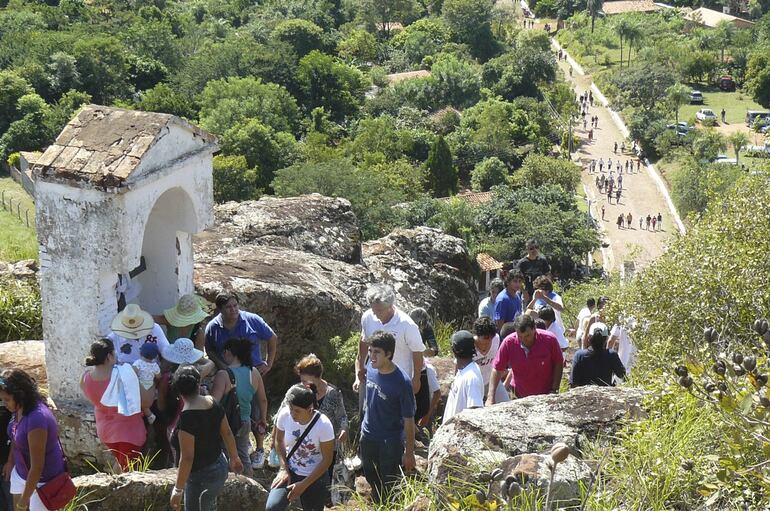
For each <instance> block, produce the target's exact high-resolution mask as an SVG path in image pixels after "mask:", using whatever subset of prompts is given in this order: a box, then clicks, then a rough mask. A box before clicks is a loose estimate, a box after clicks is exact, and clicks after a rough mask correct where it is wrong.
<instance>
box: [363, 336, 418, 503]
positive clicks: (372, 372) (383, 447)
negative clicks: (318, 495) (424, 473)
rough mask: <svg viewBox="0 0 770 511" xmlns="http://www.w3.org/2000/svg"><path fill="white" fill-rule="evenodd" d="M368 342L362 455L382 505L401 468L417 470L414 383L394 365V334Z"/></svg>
mask: <svg viewBox="0 0 770 511" xmlns="http://www.w3.org/2000/svg"><path fill="white" fill-rule="evenodd" d="M367 342H368V343H369V349H368V351H369V359H370V362H369V367H368V368H367V374H366V400H365V403H364V420H363V423H362V424H361V442H360V452H361V461H362V463H363V470H364V476H365V477H366V480H367V481H368V482H369V485H370V486H371V487H372V497H373V498H374V501H375V502H378V503H382V502H383V501H384V500H387V498H388V493H389V492H390V490H391V488H392V487H393V485H394V484H395V482H396V481H398V477H399V472H400V471H399V465H403V467H404V472H409V471H410V470H412V469H414V466H415V461H414V410H415V400H414V392H413V391H412V381H411V379H410V378H409V377H408V376H407V375H406V374H404V372H403V371H401V369H399V368H398V366H396V364H394V363H393V352H394V351H395V349H396V339H395V337H393V334H391V333H389V332H383V331H378V332H375V333H374V335H372V336H371V337H369V339H367Z"/></svg>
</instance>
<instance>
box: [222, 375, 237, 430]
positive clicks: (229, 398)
mask: <svg viewBox="0 0 770 511" xmlns="http://www.w3.org/2000/svg"><path fill="white" fill-rule="evenodd" d="M227 375H228V376H229V377H230V384H231V385H232V386H231V387H230V391H229V392H228V393H227V394H225V395H224V396H223V397H222V401H221V402H220V403H219V404H220V405H221V406H222V408H223V409H224V411H225V417H227V422H228V423H229V424H230V429H231V430H232V432H233V436H235V435H237V434H238V430H240V429H241V425H242V424H243V421H242V420H241V404H240V402H239V401H238V394H236V392H235V385H236V384H235V375H234V374H233V372H232V370H230V368H227Z"/></svg>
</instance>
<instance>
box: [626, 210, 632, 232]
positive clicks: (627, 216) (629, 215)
mask: <svg viewBox="0 0 770 511" xmlns="http://www.w3.org/2000/svg"><path fill="white" fill-rule="evenodd" d="M632 221H633V217H632V216H631V212H630V211H629V212H628V215H626V225H627V226H628V228H629V229H631V222H632Z"/></svg>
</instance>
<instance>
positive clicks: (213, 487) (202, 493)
mask: <svg viewBox="0 0 770 511" xmlns="http://www.w3.org/2000/svg"><path fill="white" fill-rule="evenodd" d="M226 479H227V460H226V459H225V455H224V454H221V455H220V456H219V459H218V460H217V461H215V462H214V463H212V464H211V465H209V466H208V467H204V468H202V469H200V470H196V471H195V472H191V473H190V477H189V478H188V479H187V484H186V485H185V487H184V509H185V511H216V509H217V497H219V494H220V493H222V489H223V488H224V487H225V480H226Z"/></svg>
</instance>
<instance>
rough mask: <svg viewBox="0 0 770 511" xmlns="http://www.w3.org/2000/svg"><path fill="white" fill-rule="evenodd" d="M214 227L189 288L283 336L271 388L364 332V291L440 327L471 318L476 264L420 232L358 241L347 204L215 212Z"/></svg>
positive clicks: (445, 240)
mask: <svg viewBox="0 0 770 511" xmlns="http://www.w3.org/2000/svg"><path fill="white" fill-rule="evenodd" d="M216 217H217V221H218V224H217V226H216V227H214V228H213V229H212V230H211V231H209V232H206V233H204V234H203V235H201V236H198V237H196V240H195V249H196V254H195V286H196V290H197V292H198V293H200V294H201V295H203V296H204V297H206V298H207V299H209V300H212V301H213V299H214V298H215V297H216V295H217V294H218V293H219V292H222V291H230V292H235V293H236V294H237V295H238V297H239V300H240V303H241V308H242V309H243V310H248V311H252V312H255V313H257V314H259V315H261V316H262V317H264V318H265V320H266V321H267V322H268V323H269V324H270V325H271V326H272V327H273V329H274V330H275V331H276V333H277V335H278V338H279V344H280V348H279V359H280V360H279V363H278V364H277V365H276V367H275V369H274V371H275V372H271V381H270V383H269V384H268V390H272V389H271V388H270V387H273V388H285V383H287V382H288V381H289V380H294V379H295V378H296V377H295V376H294V375H293V374H292V372H291V366H292V365H293V362H294V361H295V360H296V359H297V358H299V357H300V356H301V355H304V354H307V353H309V352H314V353H316V354H319V355H324V356H326V357H328V358H326V359H334V358H336V356H337V353H336V352H335V351H334V350H333V349H332V347H331V346H330V344H329V342H328V341H329V339H330V338H332V337H335V336H342V337H343V338H346V337H347V336H348V335H349V334H350V332H351V331H357V330H358V329H359V328H360V317H361V313H362V312H363V311H364V309H365V308H366V306H367V304H366V303H365V292H366V288H367V287H368V286H369V285H370V284H372V283H374V282H386V283H389V284H392V285H393V286H394V288H395V289H396V291H397V293H398V297H397V305H398V306H399V307H400V308H401V309H403V310H407V311H408V310H410V309H411V308H413V307H424V308H426V309H428V310H429V311H431V312H433V313H434V314H436V315H437V316H438V317H441V318H443V319H445V320H453V321H455V322H457V323H461V322H462V321H463V319H464V318H467V317H472V315H473V313H474V311H475V306H476V296H475V293H474V291H473V289H474V285H473V278H474V277H475V272H474V269H473V268H474V263H473V261H472V259H471V258H470V257H469V255H468V250H467V247H466V246H465V244H464V242H463V241H462V240H460V239H458V238H455V237H452V236H449V235H447V234H444V233H443V232H441V231H439V230H436V229H430V228H425V227H419V228H416V229H400V230H397V231H395V232H393V233H392V234H390V235H388V236H386V237H384V238H381V239H379V240H373V241H369V242H366V243H364V244H363V245H361V243H360V232H359V229H358V227H357V223H356V219H355V216H354V215H353V213H352V211H351V210H350V203H349V202H348V201H346V200H344V199H335V198H329V197H323V196H321V195H317V194H312V195H305V196H301V197H292V198H288V199H279V198H263V199H260V200H259V201H249V202H243V203H240V204H236V203H228V204H224V205H220V206H217V210H216Z"/></svg>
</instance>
